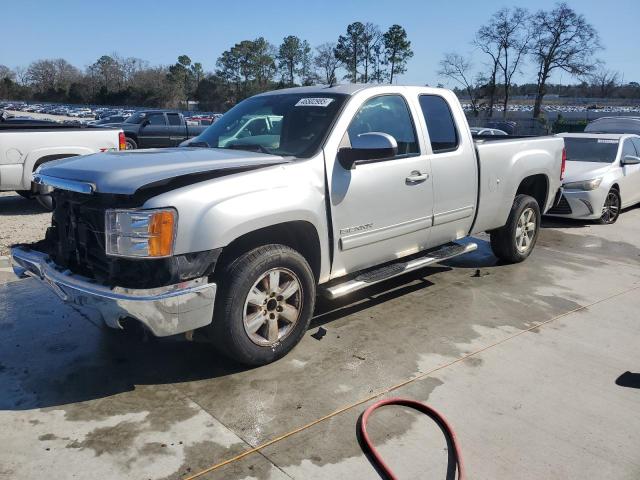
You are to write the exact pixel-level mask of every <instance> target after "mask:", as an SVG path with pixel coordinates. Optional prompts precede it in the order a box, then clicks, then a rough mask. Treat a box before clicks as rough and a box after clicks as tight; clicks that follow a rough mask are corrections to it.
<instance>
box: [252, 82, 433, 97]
mask: <svg viewBox="0 0 640 480" xmlns="http://www.w3.org/2000/svg"><path fill="white" fill-rule="evenodd" d="M381 87H383V88H384V87H393V88H396V87H400V88H404V87H408V88H429V87H418V86H415V85H380V84H377V83H373V84H371V83H369V84H366V83H341V84H338V85H334V86H332V87H330V86H328V85H312V86H310V87H292V88H284V89H281V90H272V91H270V92H265V93H261V94H260V95H279V94H282V93H298V94H300V93H303V94H305V93H306V94H310V93H311V94H313V93H317V94H322V93H337V94H342V95H354V94H355V93H357V92H360V91H362V90H366V89H369V88H381Z"/></svg>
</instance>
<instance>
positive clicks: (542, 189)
mask: <svg viewBox="0 0 640 480" xmlns="http://www.w3.org/2000/svg"><path fill="white" fill-rule="evenodd" d="M518 195H529V196H531V197H533V198H534V199H535V200H536V202H538V206H539V207H540V213H544V211H545V206H546V203H547V198H548V195H549V178H548V177H547V176H546V175H545V174H544V173H537V174H534V175H529V176H528V177H525V178H523V179H522V180H521V181H520V184H519V185H518V188H517V190H516V194H515V196H518ZM514 198H515V197H514Z"/></svg>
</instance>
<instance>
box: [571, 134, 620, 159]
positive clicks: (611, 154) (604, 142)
mask: <svg viewBox="0 0 640 480" xmlns="http://www.w3.org/2000/svg"><path fill="white" fill-rule="evenodd" d="M618 143H619V142H618V140H614V139H603V138H571V137H565V138H564V146H565V149H566V151H567V160H568V161H574V162H602V163H611V162H613V161H614V160H615V159H616V154H617V153H618Z"/></svg>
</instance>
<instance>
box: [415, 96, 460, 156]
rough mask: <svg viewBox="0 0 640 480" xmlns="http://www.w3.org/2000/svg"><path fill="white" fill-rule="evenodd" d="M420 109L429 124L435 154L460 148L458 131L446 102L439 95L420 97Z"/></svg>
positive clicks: (428, 129)
mask: <svg viewBox="0 0 640 480" xmlns="http://www.w3.org/2000/svg"><path fill="white" fill-rule="evenodd" d="M420 108H421V109H422V115H424V121H425V123H426V124H427V131H428V132H429V140H431V149H432V150H433V153H441V152H449V151H451V150H455V149H456V148H458V131H457V130H456V124H455V122H454V121H453V115H452V114H451V109H450V108H449V105H448V104H447V102H446V100H445V99H444V98H442V97H440V96H438V95H420Z"/></svg>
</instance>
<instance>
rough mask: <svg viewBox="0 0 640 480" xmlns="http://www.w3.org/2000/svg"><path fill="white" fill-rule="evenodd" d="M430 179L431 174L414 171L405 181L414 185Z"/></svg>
mask: <svg viewBox="0 0 640 480" xmlns="http://www.w3.org/2000/svg"><path fill="white" fill-rule="evenodd" d="M428 179H429V174H428V173H426V172H425V173H422V172H419V171H418V170H414V171H413V172H411V174H410V175H409V176H408V177H407V178H406V179H405V181H406V182H407V183H408V184H414V183H421V182H424V181H425V180H428Z"/></svg>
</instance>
